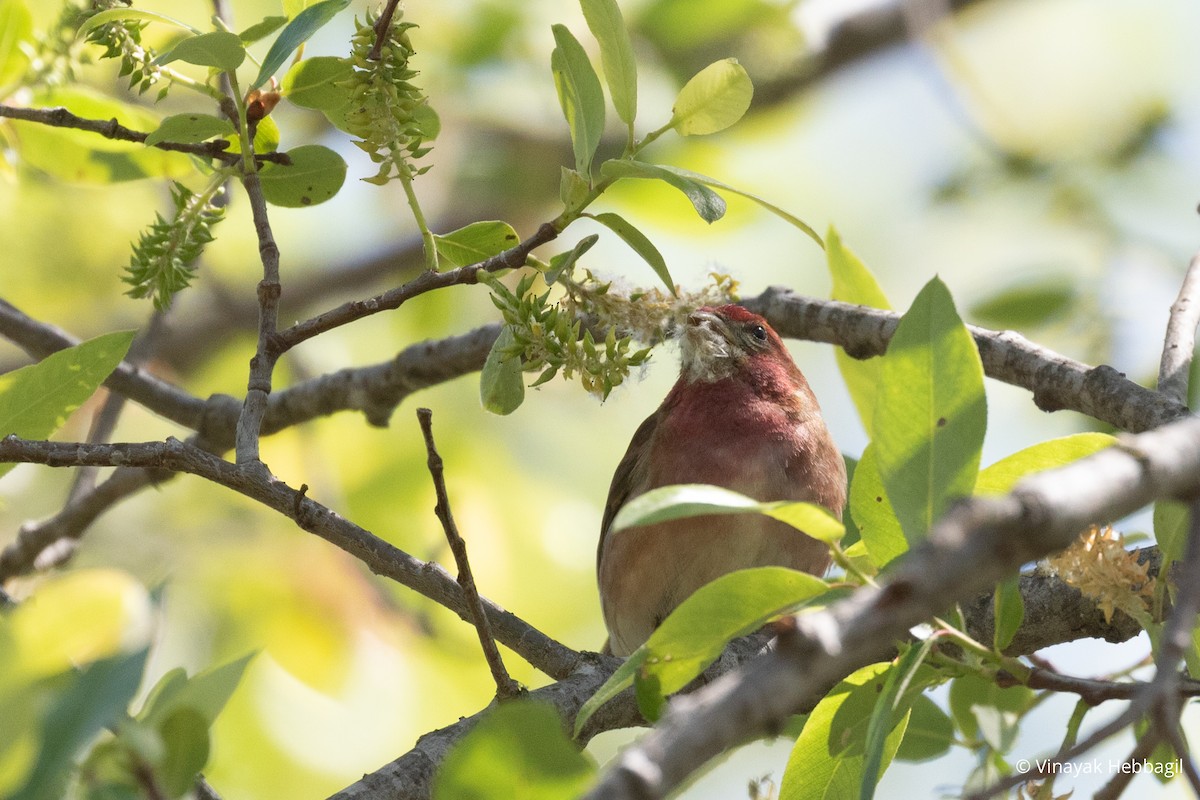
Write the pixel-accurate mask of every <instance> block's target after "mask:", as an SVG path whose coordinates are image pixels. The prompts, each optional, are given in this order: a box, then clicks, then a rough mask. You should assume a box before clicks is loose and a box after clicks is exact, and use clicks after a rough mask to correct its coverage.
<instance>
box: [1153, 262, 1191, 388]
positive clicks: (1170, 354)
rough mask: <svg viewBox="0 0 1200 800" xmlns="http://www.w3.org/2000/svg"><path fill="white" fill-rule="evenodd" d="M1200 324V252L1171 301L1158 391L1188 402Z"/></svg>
mask: <svg viewBox="0 0 1200 800" xmlns="http://www.w3.org/2000/svg"><path fill="white" fill-rule="evenodd" d="M1198 324H1200V253H1197V254H1196V255H1194V256H1192V260H1191V261H1190V262H1189V263H1188V268H1187V274H1185V275H1184V277H1183V285H1182V286H1180V287H1179V296H1178V297H1176V298H1175V302H1174V303H1172V304H1171V316H1170V318H1169V319H1168V320H1167V335H1166V338H1165V340H1164V342H1163V353H1162V361H1161V363H1160V364H1159V367H1158V391H1160V392H1162V393H1163V394H1164V395H1166V396H1167V397H1169V398H1170V399H1172V400H1174V401H1175V402H1177V403H1183V404H1186V403H1187V399H1188V374H1189V372H1190V370H1191V366H1192V354H1193V353H1194V352H1195V350H1196V326H1197V325H1198Z"/></svg>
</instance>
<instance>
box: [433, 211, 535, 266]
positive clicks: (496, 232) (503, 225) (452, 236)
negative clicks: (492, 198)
mask: <svg viewBox="0 0 1200 800" xmlns="http://www.w3.org/2000/svg"><path fill="white" fill-rule="evenodd" d="M434 238H435V239H436V240H437V252H438V260H439V261H444V262H445V264H443V266H451V267H466V266H469V265H471V264H478V263H479V262H480V261H485V260H487V259H489V258H491V257H492V256H495V255H499V254H500V253H503V252H504V251H505V250H508V249H510V248H512V247H515V246H516V245H518V244H520V242H521V237H520V236H518V235H517V232H516V231H515V230H513V227H512V226H511V225H509V224H508V223H507V222H500V221H497V220H490V221H486V222H472V223H471V224H470V225H467V226H466V227H463V228H459V229H458V230H456V231H451V232H450V233H447V234H446V235H444V236H436V237H434Z"/></svg>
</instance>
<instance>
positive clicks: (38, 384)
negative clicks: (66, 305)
mask: <svg viewBox="0 0 1200 800" xmlns="http://www.w3.org/2000/svg"><path fill="white" fill-rule="evenodd" d="M134 333H135V332H134V331H117V332H115V333H108V334H104V335H103V336H97V337H96V338H95V339H91V340H89V341H86V342H82V343H80V344H78V345H76V346H74V347H68V348H67V349H65V350H60V351H58V352H57V353H52V354H51V355H49V356H47V357H46V358H44V359H42V360H41V361H39V362H38V363H37V364H30V365H29V366H27V367H22V368H20V369H17V370H13V371H12V372H9V373H7V374H5V375H0V436H7V435H8V434H10V433H15V434H16V435H17V436H20V437H22V438H25V439H45V438H46V437H48V436H49V435H50V434H51V433H53V432H54V431H55V430H57V429H58V428H59V427H60V426H61V425H62V424H63V423H64V422H66V421H67V417H69V416H70V415H71V413H72V412H73V411H75V410H76V409H77V408H79V407H80V406H81V405H83V403H84V401H86V400H87V399H88V398H89V397H91V396H92V393H93V392H95V391H96V389H98V388H99V387H100V384H101V383H103V382H104V380H105V378H107V377H108V376H109V375H110V374H112V371H113V370H114V369H116V367H117V365H118V364H120V363H121V359H122V358H124V357H125V353H126V352H127V351H128V350H129V345H130V343H131V342H133V336H134ZM10 469H12V465H11V464H3V465H0V475H3V474H4V473H5V472H8V471H9V470H10Z"/></svg>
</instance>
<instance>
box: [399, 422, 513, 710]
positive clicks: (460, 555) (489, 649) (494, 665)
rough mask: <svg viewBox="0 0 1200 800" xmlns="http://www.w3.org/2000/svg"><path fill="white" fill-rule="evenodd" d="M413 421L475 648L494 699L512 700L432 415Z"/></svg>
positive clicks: (509, 684)
mask: <svg viewBox="0 0 1200 800" xmlns="http://www.w3.org/2000/svg"><path fill="white" fill-rule="evenodd" d="M417 420H418V421H419V422H420V424H421V434H422V435H423V436H424V437H425V452H426V453H427V454H428V456H429V460H428V465H429V475H430V476H431V477H432V478H433V489H434V493H435V494H436V495H437V505H436V506H434V513H435V514H437V518H438V520H439V521H440V522H441V523H442V530H444V531H445V532H446V541H448V542H449V543H450V551H451V552H452V553H454V561H455V563H456V564H458V585H459V586H461V587H462V589H463V594H465V595H466V599H467V607H468V608H469V609H470V611H471V617H472V618H473V619H472V621H473V622H474V623H475V630H476V632H478V634H479V644H480V646H482V647H483V657H484V658H485V659H487V664H488V668H489V669H490V670H491V671H492V678H493V679H495V681H496V696H497V697H500V698H505V697H515V696H516V695H518V694H520V693H521V687H520V685H519V684H518V683H517V682H516V681H514V680H513V679H512V677H510V676H509V674H508V670H507V669H505V668H504V660H503V659H502V658H501V657H500V651H499V650H498V649H497V648H496V640H495V639H494V638H492V626H491V625H490V624H489V623H488V618H487V613H486V612H485V611H484V610H483V603H482V602H481V601H480V599H479V590H478V589H477V588H476V587H475V576H474V575H472V574H471V562H470V560H469V559H468V558H467V543H466V542H465V541H464V540H463V538H462V536H461V535H459V532H458V525H456V524H455V522H454V514H453V512H451V510H450V495H449V494H448V493H447V492H446V479H445V471H444V467H443V464H442V457H441V455H440V454H439V453H438V450H437V445H436V444H435V443H434V441H433V411H431V410H430V409H428V408H418V409H417Z"/></svg>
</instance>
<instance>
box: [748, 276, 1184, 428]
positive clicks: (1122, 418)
mask: <svg viewBox="0 0 1200 800" xmlns="http://www.w3.org/2000/svg"><path fill="white" fill-rule="evenodd" d="M742 305H744V306H746V307H747V308H749V309H750V310H751V311H755V312H757V313H759V314H762V315H763V316H764V317H766V318H767V320H768V321H770V323H771V325H772V327H774V328H775V330H777V331H779V335H780V336H790V337H793V338H800V339H809V340H812V341H817V342H827V343H829V344H836V345H838V346H840V347H842V348H843V349H844V350H845V351H846V352H847V353H848V354H849V355H850V356H852V357H854V358H870V357H871V356H877V355H882V354H883V352H884V351H885V350H886V349H887V343H888V342H889V341H890V340H891V338H892V334H893V333H894V332H895V330H896V325H897V324H898V323H899V321H900V315H899V314H897V313H894V312H891V311H880V310H877V309H872V308H866V307H864V306H855V305H850V304H848V303H839V302H836V301H834V300H816V299H813V298H809V297H804V296H802V295H798V294H796V293H794V292H792V291H791V290H790V289H784V288H781V287H777V286H776V287H771V288H770V289H767V291H765V292H763V293H762V294H761V295H759V296H758V297H755V298H752V299H749V300H746V301H744V302H743V303H742ZM967 327H968V329H969V330H970V331H971V334H972V336H974V337H975V344H976V345H977V346H978V347H979V357H980V358H981V359H982V361H983V369H984V372H985V373H986V374H987V376H988V377H990V378H996V379H997V380H1001V381H1004V382H1005V383H1010V384H1012V385H1014V386H1020V387H1022V388H1024V389H1028V390H1029V391H1031V392H1033V401H1034V402H1035V403H1036V404H1037V406H1038V408H1040V409H1042V410H1043V411H1061V410H1063V409H1071V410H1073V411H1079V412H1081V413H1083V414H1087V415H1089V416H1092V417H1095V418H1096V419H1099V420H1102V421H1104V422H1107V423H1109V424H1110V425H1113V426H1114V427H1116V428H1119V429H1121V430H1124V431H1131V432H1135V433H1137V432H1141V431H1147V430H1151V429H1153V428H1157V427H1159V426H1161V425H1163V424H1165V423H1168V422H1171V421H1173V420H1177V419H1179V418H1180V417H1183V416H1185V415H1186V414H1187V413H1188V409H1187V406H1185V405H1183V404H1182V403H1179V402H1178V401H1176V400H1174V399H1172V398H1169V397H1165V396H1163V395H1161V394H1159V393H1158V392H1155V391H1152V390H1150V389H1147V388H1145V387H1143V386H1139V385H1138V384H1136V383H1134V382H1133V381H1130V380H1128V379H1127V378H1126V377H1125V376H1124V375H1122V374H1121V373H1119V372H1117V371H1116V370H1115V369H1113V368H1112V367H1108V366H1103V365H1102V366H1098V367H1089V366H1088V365H1086V364H1082V363H1080V362H1078V361H1074V360H1072V359H1069V358H1067V357H1065V356H1062V355H1059V354H1058V353H1055V352H1053V351H1052V350H1047V349H1046V348H1044V347H1039V346H1037V345H1035V344H1033V343H1031V342H1029V341H1028V340H1027V339H1025V337H1023V336H1021V335H1020V334H1018V333H1015V332H1013V331H990V330H987V329H985V328H979V327H976V326H974V325H968V326H967Z"/></svg>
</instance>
